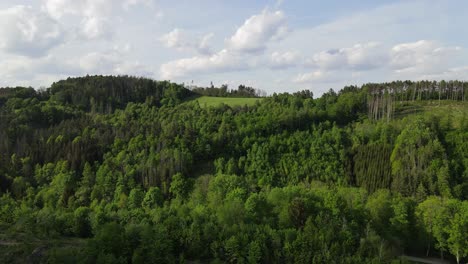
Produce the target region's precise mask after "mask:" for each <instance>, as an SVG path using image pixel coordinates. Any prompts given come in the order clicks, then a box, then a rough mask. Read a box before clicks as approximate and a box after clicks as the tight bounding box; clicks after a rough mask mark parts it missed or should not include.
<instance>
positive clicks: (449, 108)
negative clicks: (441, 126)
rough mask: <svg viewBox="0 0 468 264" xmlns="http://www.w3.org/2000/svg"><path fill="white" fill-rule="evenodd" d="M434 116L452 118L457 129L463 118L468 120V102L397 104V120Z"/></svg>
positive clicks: (444, 101) (445, 101)
mask: <svg viewBox="0 0 468 264" xmlns="http://www.w3.org/2000/svg"><path fill="white" fill-rule="evenodd" d="M421 115H434V116H438V117H440V118H441V119H447V118H450V119H451V120H452V122H453V125H454V126H455V127H457V126H458V125H459V124H460V122H461V121H462V119H463V118H468V102H461V101H451V100H441V101H440V102H439V101H438V100H434V101H414V102H402V103H400V102H396V109H395V118H396V119H400V118H403V117H411V118H412V117H417V116H421Z"/></svg>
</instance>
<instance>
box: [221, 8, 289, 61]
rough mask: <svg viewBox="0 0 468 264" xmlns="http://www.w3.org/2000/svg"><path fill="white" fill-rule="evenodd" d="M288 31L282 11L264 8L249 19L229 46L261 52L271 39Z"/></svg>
mask: <svg viewBox="0 0 468 264" xmlns="http://www.w3.org/2000/svg"><path fill="white" fill-rule="evenodd" d="M287 31H288V28H287V26H286V17H285V15H284V13H283V12H282V11H274V12H270V11H268V10H264V11H263V12H262V13H260V14H258V15H254V16H252V17H250V18H249V19H247V20H246V21H245V22H244V24H243V25H242V26H241V27H239V28H238V29H237V31H236V33H235V34H234V35H233V36H232V37H231V38H230V39H229V40H228V44H229V47H230V48H232V49H234V50H237V51H242V52H250V53H253V52H259V51H263V50H265V48H266V45H267V43H268V42H269V41H271V40H277V39H281V38H282V37H284V35H285V33H286V32H287Z"/></svg>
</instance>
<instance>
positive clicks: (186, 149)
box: [0, 76, 468, 263]
mask: <svg viewBox="0 0 468 264" xmlns="http://www.w3.org/2000/svg"><path fill="white" fill-rule="evenodd" d="M465 83H466V82H465ZM465 83H464V82H460V81H418V82H413V81H395V82H391V83H370V84H364V85H362V86H361V87H357V86H346V87H344V88H343V89H341V90H339V91H334V90H332V89H330V90H329V91H328V92H326V93H324V94H323V95H321V96H320V97H317V98H314V95H313V93H312V92H311V91H307V90H306V91H300V92H296V93H292V94H289V93H274V94H272V95H270V96H263V97H262V98H261V100H258V101H256V102H255V104H253V105H226V104H222V103H220V104H219V105H217V106H210V107H201V106H200V104H199V103H198V102H197V101H196V100H194V98H197V97H199V96H202V95H203V96H219V97H259V96H261V95H264V93H262V92H259V91H257V90H255V89H253V88H251V87H246V86H241V87H239V89H237V90H236V89H234V90H228V88H227V87H226V86H223V87H219V88H216V87H208V88H195V89H188V88H187V87H185V86H184V85H183V84H176V83H171V82H169V81H155V80H150V79H145V78H137V77H131V76H85V77H78V78H68V79H66V80H61V81H57V82H55V83H53V84H52V85H51V87H49V88H47V89H40V90H36V89H33V88H31V87H7V88H0V257H1V259H2V261H5V263H24V262H32V263H410V262H408V260H405V259H404V258H402V257H401V256H419V257H432V258H440V259H445V260H448V261H451V262H456V263H464V262H466V261H468V235H467V234H468V200H467V199H468V103H467V102H465V101H466V100H467V99H468V94H467V92H468V83H467V84H465Z"/></svg>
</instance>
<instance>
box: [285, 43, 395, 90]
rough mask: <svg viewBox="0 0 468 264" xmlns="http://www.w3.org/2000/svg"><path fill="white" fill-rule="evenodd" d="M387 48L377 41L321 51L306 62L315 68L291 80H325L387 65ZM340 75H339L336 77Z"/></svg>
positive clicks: (298, 81) (299, 81)
mask: <svg viewBox="0 0 468 264" xmlns="http://www.w3.org/2000/svg"><path fill="white" fill-rule="evenodd" d="M388 62H389V57H388V48H385V47H383V46H382V45H381V44H380V43H377V42H368V43H363V44H356V45H353V46H352V47H347V48H340V49H330V50H326V51H321V52H318V53H316V54H314V55H313V56H312V59H310V60H308V61H307V62H306V65H307V66H310V67H313V68H317V69H316V70H314V71H312V72H308V73H302V74H299V75H297V76H296V77H294V78H293V82H296V83H305V82H316V81H321V82H327V81H333V78H332V76H335V77H334V79H335V80H336V79H338V78H342V76H343V75H346V76H348V75H349V76H354V75H356V72H363V71H371V70H375V69H378V68H382V67H385V66H387V65H388ZM337 76H340V77H337Z"/></svg>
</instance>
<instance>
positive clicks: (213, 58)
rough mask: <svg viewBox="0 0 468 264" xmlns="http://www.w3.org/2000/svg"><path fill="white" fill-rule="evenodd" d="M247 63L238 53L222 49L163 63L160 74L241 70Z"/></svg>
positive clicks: (169, 76)
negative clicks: (208, 54) (210, 53)
mask: <svg viewBox="0 0 468 264" xmlns="http://www.w3.org/2000/svg"><path fill="white" fill-rule="evenodd" d="M248 65H249V63H248V62H247V61H246V60H245V58H244V57H243V56H240V54H236V53H233V52H232V51H229V50H227V49H223V50H221V51H220V52H217V53H215V54H213V55H210V56H195V57H192V58H186V59H180V60H175V61H171V62H168V63H166V64H163V65H162V66H161V76H162V78H164V79H170V78H174V77H181V76H185V75H188V74H203V73H207V72H223V71H233V70H242V69H246V68H248Z"/></svg>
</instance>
